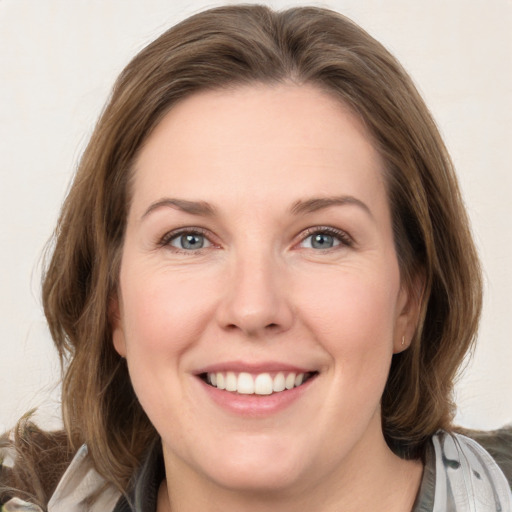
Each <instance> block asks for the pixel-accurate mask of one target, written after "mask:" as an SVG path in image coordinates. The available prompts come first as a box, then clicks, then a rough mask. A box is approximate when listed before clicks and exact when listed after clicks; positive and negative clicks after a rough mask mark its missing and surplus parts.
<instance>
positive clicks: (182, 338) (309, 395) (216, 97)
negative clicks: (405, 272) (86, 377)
mask: <svg viewBox="0 0 512 512" xmlns="http://www.w3.org/2000/svg"><path fill="white" fill-rule="evenodd" d="M340 197H342V198H344V200H343V201H339V200H337V201H327V202H326V201H324V202H316V203H311V202H309V203H308V201H310V200H311V199H326V198H328V199H332V198H338V199H339V198H340ZM347 197H349V198H350V199H349V200H348V201H347V199H346V198H347ZM165 198H173V199H179V200H180V201H181V200H186V201H193V202H201V203H200V204H203V203H204V202H207V203H208V204H209V205H210V207H211V211H200V210H201V209H199V210H198V209H197V208H196V209H195V210H190V208H189V206H190V204H188V203H187V207H186V209H187V210H189V211H184V210H183V208H180V207H179V205H178V206H177V204H176V203H175V204H173V205H169V204H161V201H162V200H163V199H165ZM298 202H301V204H302V205H303V207H302V208H297V204H298ZM179 204H180V205H181V206H183V203H179ZM315 204H316V206H317V207H313V206H312V205H315ZM307 206H309V208H308V207H307ZM326 227H327V228H330V229H334V230H337V231H336V233H339V235H338V234H336V235H333V238H332V239H329V238H328V239H327V240H328V241H332V247H329V244H326V245H325V247H326V248H324V246H321V247H317V246H313V245H312V241H313V238H312V233H317V234H318V233H319V232H321V233H325V234H327V235H332V233H331V232H327V233H326V229H325V228H326ZM182 228H184V229H185V231H186V230H188V232H190V230H191V228H195V230H197V228H200V229H201V233H199V234H198V235H197V236H198V237H199V238H197V239H196V240H198V241H204V242H203V243H204V246H203V248H201V249H187V248H184V247H183V245H182V239H180V237H179V235H178V234H177V230H181V229H182ZM180 234H182V233H181V232H180ZM203 236H204V238H202V237H203ZM419 295H420V294H419V293H414V291H413V290H407V289H406V288H405V287H404V286H402V283H401V280H400V271H399V267H398V262H397V256H396V253H395V247H394V243H393V235H392V227H391V218H390V209H389V204H388V200H387V196H386V191H385V184H384V182H383V162H382V161H381V158H380V156H379V154H378V153H377V151H376V150H375V148H374V147H373V145H372V142H371V139H370V137H369V135H368V134H367V133H366V131H365V129H364V127H363V125H362V123H361V122H360V121H359V119H358V118H357V117H356V116H355V115H354V114H352V113H351V112H350V111H349V109H348V108H346V107H345V106H344V105H343V104H341V103H340V102H339V101H337V100H335V99H333V98H331V97H330V96H328V95H327V94H325V93H324V92H321V91H320V90H318V89H316V88H314V87H313V86H304V85H303V86H298V85H293V84H282V85H279V86H267V85H253V86H245V87H240V88H235V89H230V90H222V91H210V92H204V93H199V94H196V95H194V96H192V97H190V98H188V99H185V100H184V101H182V102H181V103H179V104H178V105H176V106H175V107H174V108H173V109H172V110H171V111H170V112H169V113H168V114H167V115H166V117H165V118H164V119H163V121H162V122H161V123H160V124H159V125H158V126H157V128H156V129H155V131H154V132H153V133H152V134H151V136H150V137H149V139H148V141H147V143H146V144H145V146H144V147H143V149H142V151H141V153H140V155H139V158H138V160H137V162H136V165H135V177H134V183H133V201H132V204H131V207H130V212H129V216H128V221H127V230H126V238H125V243H124V247H123V254H122V263H121V271H120V282H119V291H118V299H117V303H116V305H115V307H114V317H115V318H114V332H113V339H114V345H115V348H116V350H117V351H118V352H119V354H120V355H122V356H123V357H126V359H127V362H128V367H129V371H130V376H131V379H132V382H133V386H134V389H135V392H136V394H137V396H138V398H139V400H140V402H141V404H142V406H143V408H144V409H145V411H146V413H147V414H148V416H149V418H150V419H151V421H152V422H153V424H154V425H155V427H156V429H157V431H158V432H159V433H160V435H161V437H162V443H163V449H164V460H165V467H166V481H165V482H163V484H162V487H161V489H160V493H159V505H158V510H159V512H163V511H166V510H171V509H172V511H173V512H179V511H199V510H201V511H205V510H206V511H208V510H210V511H213V510H219V511H220V510H237V509H238V510H244V511H266V510H269V511H270V510H280V511H295V510H304V507H306V509H308V508H309V509H310V510H317V511H324V512H328V511H333V512H334V511H336V512H339V511H341V510H343V511H356V510H358V511H360V510H377V511H378V510H383V511H384V510H385V511H394V510H396V511H399V510H400V511H407V510H411V508H412V505H413V502H414V499H415V496H416V493H417V490H418V487H419V482H420V479H421V473H422V465H421V463H420V462H418V461H404V460H401V459H399V458H398V457H397V456H395V455H394V454H393V453H392V452H391V451H390V450H389V448H388V447H387V445H386V443H385V441H384V437H383V433H382V428H381V412H380V399H381V396H382V392H383V389H384V386H385V383H386V378H387V375H388V372H389V366H390V363H391V358H392V355H393V353H396V352H399V351H401V350H404V349H406V348H407V345H408V343H409V341H410V339H411V338H412V335H413V333H414V329H415V325H416V321H417V315H418V304H417V303H416V302H415V300H414V297H416V296H419ZM402 340H404V342H405V344H404V343H402ZM226 361H242V362H243V363H254V362H258V363H259V362H262V361H265V362H268V361H272V362H276V361H277V362H279V363H287V364H291V365H295V366H298V367H301V368H308V369H314V370H315V371H316V372H318V373H317V374H316V377H315V378H314V379H312V380H311V381H310V382H309V383H308V385H307V388H306V387H304V391H303V392H302V393H301V394H300V396H299V398H298V399H296V400H295V401H293V402H292V403H291V404H289V405H287V406H286V407H284V408H282V409H280V410H278V411H276V412H273V413H272V414H267V415H265V414H263V415H259V416H258V415H256V416H251V415H247V414H238V413H235V412H233V411H232V410H227V409H225V408H224V407H222V406H220V405H219V404H217V403H216V402H214V401H213V400H212V399H211V397H210V395H209V393H208V392H207V389H206V387H207V384H205V383H204V382H203V381H201V380H200V379H199V378H198V376H197V371H198V369H201V368H204V367H206V366H208V365H212V364H218V363H223V362H226ZM225 393H227V392H225ZM369 490H371V492H368V491H369Z"/></svg>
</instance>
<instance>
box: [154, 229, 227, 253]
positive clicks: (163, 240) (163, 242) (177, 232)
mask: <svg viewBox="0 0 512 512" xmlns="http://www.w3.org/2000/svg"><path fill="white" fill-rule="evenodd" d="M184 234H190V235H201V236H204V237H205V238H206V239H207V240H208V242H209V243H210V244H211V246H213V247H218V246H219V245H218V244H216V243H215V242H214V241H213V239H212V238H213V237H212V234H211V233H210V231H208V230H207V229H204V228H200V227H197V226H186V227H182V228H178V229H173V230H171V231H168V232H166V233H165V234H164V235H163V236H162V237H160V238H159V240H158V242H157V246H158V247H164V248H170V249H172V250H174V251H175V252H179V253H187V254H194V253H195V254H197V253H199V252H201V251H202V250H203V249H209V247H201V248H200V249H189V250H185V249H179V248H178V247H174V246H172V245H171V241H172V240H174V239H176V238H178V237H179V236H181V235H184Z"/></svg>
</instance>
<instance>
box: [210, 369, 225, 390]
mask: <svg viewBox="0 0 512 512" xmlns="http://www.w3.org/2000/svg"><path fill="white" fill-rule="evenodd" d="M211 380H212V379H211V378H210V382H211ZM212 385H214V384H213V382H212ZM217 387H218V388H219V389H226V381H225V380H224V374H222V373H217Z"/></svg>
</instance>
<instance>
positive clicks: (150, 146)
mask: <svg viewBox="0 0 512 512" xmlns="http://www.w3.org/2000/svg"><path fill="white" fill-rule="evenodd" d="M382 171H383V163H382V160H381V158H380V156H379V154H378V152H377V151H376V149H375V147H374V145H373V143H372V140H371V137H370V136H369V134H368V133H367V131H366V129H365V127H364V125H363V123H362V122H361V121H360V119H359V118H358V117H357V116H356V115H355V114H354V113H353V112H352V111H351V110H350V109H349V108H348V107H347V106H346V105H344V104H343V103H342V102H341V101H339V100H337V99H335V98H333V97H332V96H331V95H328V94H327V93H325V92H323V91H321V90H320V89H319V88H316V87H314V86H311V85H300V86H299V85H294V84H280V85H276V86H270V85H262V84H258V85H251V86H243V87H237V88H233V89H227V90H226V89H223V90H215V91H207V92H201V93H198V94H195V95H193V96H191V97H189V98H187V99H185V100H183V101H182V102H180V103H178V104H177V105H175V106H174V107H173V108H172V109H171V110H170V111H169V112H168V113H167V115H166V116H165V117H164V119H163V120H162V121H161V122H160V124H159V125H158V126H157V127H156V128H155V130H154V131H153V133H152V134H151V136H150V137H149V138H148V141H147V142H146V144H145V145H144V147H143V149H142V151H141V152H140V154H139V157H138V159H137V162H136V165H135V176H134V190H133V192H134V197H133V199H134V203H133V206H134V208H137V207H139V205H138V203H139V202H147V201H149V200H154V199H155V197H154V196H155V195H158V194H160V195H162V196H163V195H166V194H170V195H172V196H173V197H174V196H179V197H183V198H184V199H198V195H199V196H201V197H200V199H204V200H208V201H210V200H213V202H217V201H218V202H221V203H222V202H223V201H224V200H228V199H229V198H230V197H232V196H233V195H236V196H237V197H239V198H240V197H245V198H247V199H248V198H251V199H252V200H254V201H256V200H259V201H260V202H261V201H262V202H266V203H270V202H272V201H273V200H278V199H280V200H281V201H283V202H286V201H293V200H294V196H301V197H304V196H311V195H312V194H314V195H320V196H322V195H332V194H333V193H334V192H336V193H344V194H351V195H362V196H365V197H364V199H365V200H366V201H370V202H375V201H377V200H382V197H383V191H384V184H383V172H382ZM333 189H335V190H333ZM338 189H339V190H338ZM384 195H385V194H384ZM140 207H143V205H141V206H140Z"/></svg>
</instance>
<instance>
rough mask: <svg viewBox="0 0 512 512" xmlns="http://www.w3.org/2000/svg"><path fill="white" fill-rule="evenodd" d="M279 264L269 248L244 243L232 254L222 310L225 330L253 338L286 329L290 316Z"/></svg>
mask: <svg viewBox="0 0 512 512" xmlns="http://www.w3.org/2000/svg"><path fill="white" fill-rule="evenodd" d="M280 263H281V262H280V260H279V257H278V255H277V254H276V253H275V252H274V251H273V250H272V248H271V247H269V246H268V245H267V246H266V247H263V248H262V247H261V246H260V247H257V246H255V244H249V243H247V244H244V246H243V247H239V248H238V249H237V250H236V251H235V253H234V255H233V258H232V261H231V265H232V272H230V276H229V281H230V282H229V283H226V293H225V294H224V304H223V306H222V308H221V310H222V312H223V313H222V319H221V321H222V323H223V325H224V327H227V328H231V329H233V328H237V329H239V330H241V331H243V332H244V333H246V334H248V335H252V336H257V335H259V334H263V333H265V332H269V331H272V332H278V331H282V330H286V329H288V328H289V326H290V324H291V322H292V314H291V308H290V304H289V297H288V296H287V292H286V288H285V286H284V281H285V278H284V273H283V269H282V265H281V264H280Z"/></svg>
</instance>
